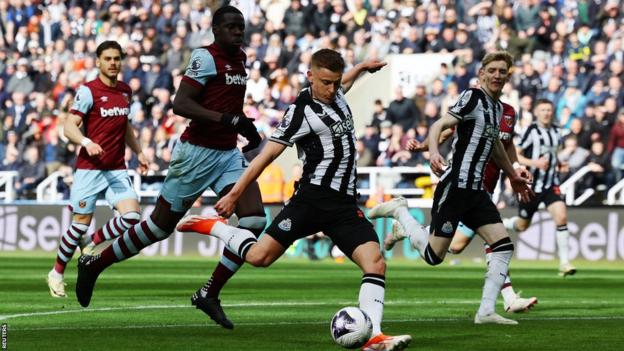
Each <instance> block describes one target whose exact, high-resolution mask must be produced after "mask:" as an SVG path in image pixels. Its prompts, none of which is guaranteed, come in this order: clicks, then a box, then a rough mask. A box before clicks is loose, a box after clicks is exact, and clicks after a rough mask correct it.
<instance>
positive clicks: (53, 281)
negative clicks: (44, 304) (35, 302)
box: [46, 269, 67, 297]
mask: <svg viewBox="0 0 624 351" xmlns="http://www.w3.org/2000/svg"><path fill="white" fill-rule="evenodd" d="M46 282H48V288H50V295H52V297H67V294H66V293H65V286H67V284H65V281H64V280H63V275H62V274H60V273H57V272H56V271H55V270H54V269H53V270H51V271H50V272H49V273H48V276H47V277H46Z"/></svg>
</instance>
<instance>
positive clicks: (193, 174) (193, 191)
mask: <svg viewBox="0 0 624 351" xmlns="http://www.w3.org/2000/svg"><path fill="white" fill-rule="evenodd" d="M201 149H205V148H200V147H197V146H193V145H191V144H189V143H185V142H179V143H178V144H177V145H176V147H175V150H174V154H173V156H172V160H171V163H170V165H169V172H168V173H167V178H166V179H165V183H164V184H163V188H162V190H161V193H160V196H159V197H158V199H157V200H156V206H155V208H154V210H153V211H152V213H151V214H150V215H149V216H148V217H147V218H146V219H145V220H144V221H141V222H139V223H137V224H135V225H134V226H132V227H130V228H129V229H128V230H127V231H125V232H124V233H123V234H122V235H121V236H119V237H117V239H115V241H114V242H113V244H112V245H111V246H109V247H108V248H106V249H104V251H102V253H100V254H98V255H95V256H89V255H85V256H82V257H80V260H79V262H78V279H77V281H76V296H77V297H78V301H79V302H80V304H81V305H82V306H83V307H86V306H88V305H89V302H90V300H91V295H92V293H93V288H94V286H95V282H96V280H97V277H98V276H99V274H100V273H101V272H102V271H103V270H104V269H106V268H107V267H109V266H110V265H112V264H113V263H116V262H120V261H123V260H126V259H128V258H130V257H133V256H135V255H136V254H138V253H139V251H140V250H141V249H143V248H144V247H147V246H149V245H151V244H153V243H156V242H158V241H161V240H164V239H166V238H168V237H169V236H170V235H171V233H173V231H174V230H175V226H176V224H177V223H178V221H179V220H180V219H181V218H182V217H183V216H184V214H185V213H186V212H187V211H188V209H189V208H190V207H191V206H192V204H193V202H195V200H196V199H197V198H198V197H199V196H200V195H201V194H202V193H203V191H204V190H205V189H206V187H207V182H209V181H212V179H210V177H209V176H208V175H206V174H204V173H203V172H202V171H204V169H203V168H201V165H202V164H207V165H212V164H213V163H212V162H206V158H203V155H202V154H201V152H202V151H201Z"/></svg>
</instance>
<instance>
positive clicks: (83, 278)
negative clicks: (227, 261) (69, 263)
mask: <svg viewBox="0 0 624 351" xmlns="http://www.w3.org/2000/svg"><path fill="white" fill-rule="evenodd" d="M99 258H100V255H97V256H88V255H83V256H80V258H78V278H76V298H77V299H78V302H80V306H82V307H87V306H89V303H90V302H91V295H93V288H94V287H95V282H96V281H97V278H98V276H99V275H100V273H102V270H101V269H99V268H96V265H95V264H94V262H95V261H97V260H98V259H99Z"/></svg>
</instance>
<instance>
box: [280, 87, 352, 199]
mask: <svg viewBox="0 0 624 351" xmlns="http://www.w3.org/2000/svg"><path fill="white" fill-rule="evenodd" d="M270 140H272V141H275V142H278V143H281V144H284V145H288V146H292V145H293V144H296V145H297V153H298V155H299V159H300V160H301V161H303V176H302V177H301V180H300V181H299V182H300V184H315V185H319V186H321V187H324V188H329V189H333V190H335V191H338V192H340V193H342V194H346V195H351V196H354V195H355V194H356V190H355V180H356V169H355V155H356V151H355V140H356V139H355V132H354V128H353V117H352V114H351V109H350V108H349V106H348V105H347V101H346V99H345V96H344V91H343V90H342V88H340V89H339V90H338V93H337V94H336V98H335V99H334V101H333V102H332V103H331V104H324V103H322V102H320V101H318V100H315V99H314V98H312V94H311V91H310V88H305V89H303V90H302V91H301V92H300V93H299V96H298V97H297V99H296V100H295V102H294V104H292V105H290V107H289V108H288V111H286V114H285V115H284V118H283V120H282V122H281V123H280V125H279V126H278V127H277V129H276V130H275V132H274V133H273V135H271V138H270Z"/></svg>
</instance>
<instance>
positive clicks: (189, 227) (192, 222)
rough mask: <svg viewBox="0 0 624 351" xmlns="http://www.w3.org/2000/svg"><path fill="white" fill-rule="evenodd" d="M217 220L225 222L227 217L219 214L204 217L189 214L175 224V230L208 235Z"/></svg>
mask: <svg viewBox="0 0 624 351" xmlns="http://www.w3.org/2000/svg"><path fill="white" fill-rule="evenodd" d="M217 222H221V223H225V224H227V219H225V218H223V217H220V216H213V217H204V216H197V215H190V216H186V217H184V218H182V220H180V223H178V225H177V226H176V230H177V231H179V232H195V233H198V234H204V235H210V231H211V230H212V227H213V226H214V225H215V224H216V223H217Z"/></svg>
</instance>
